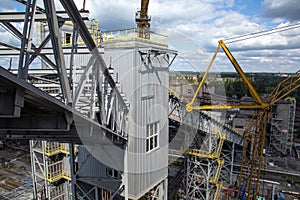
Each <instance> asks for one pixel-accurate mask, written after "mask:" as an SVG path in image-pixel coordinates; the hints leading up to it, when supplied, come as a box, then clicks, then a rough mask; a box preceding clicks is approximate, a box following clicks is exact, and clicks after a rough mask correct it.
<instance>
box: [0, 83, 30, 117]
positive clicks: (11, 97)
mask: <svg viewBox="0 0 300 200" xmlns="http://www.w3.org/2000/svg"><path fill="white" fill-rule="evenodd" d="M0 99H1V101H0V117H9V118H13V117H20V115H21V108H22V107H23V105H24V90H23V89H21V88H19V87H18V88H7V87H1V86H0Z"/></svg>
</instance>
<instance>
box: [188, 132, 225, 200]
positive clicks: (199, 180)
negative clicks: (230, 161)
mask: <svg viewBox="0 0 300 200" xmlns="http://www.w3.org/2000/svg"><path fill="white" fill-rule="evenodd" d="M225 139H226V135H225V134H222V133H220V132H219V131H212V132H211V134H207V135H206V137H205V139H204V140H203V142H202V145H201V146H202V147H201V150H199V149H188V150H187V151H186V157H187V159H186V160H187V175H186V199H190V200H192V199H215V200H217V199H219V198H220V191H221V188H222V182H221V181H219V178H220V174H221V170H222V167H223V164H224V159H223V158H220V155H221V150H222V147H223V143H224V140H225Z"/></svg>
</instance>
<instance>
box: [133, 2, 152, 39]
mask: <svg viewBox="0 0 300 200" xmlns="http://www.w3.org/2000/svg"><path fill="white" fill-rule="evenodd" d="M149 1H150V0H141V10H139V11H137V12H136V14H135V21H136V24H137V30H138V37H139V38H144V39H150V21H151V17H150V16H148V5H149Z"/></svg>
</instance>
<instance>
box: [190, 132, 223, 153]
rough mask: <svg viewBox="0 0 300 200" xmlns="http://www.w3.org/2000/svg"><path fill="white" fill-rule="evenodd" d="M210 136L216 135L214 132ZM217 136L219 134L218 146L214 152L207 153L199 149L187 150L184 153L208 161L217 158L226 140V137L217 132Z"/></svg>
mask: <svg viewBox="0 0 300 200" xmlns="http://www.w3.org/2000/svg"><path fill="white" fill-rule="evenodd" d="M212 134H216V132H215V131H212ZM218 134H219V144H218V147H217V149H216V150H215V151H212V152H207V151H203V150H199V149H188V150H187V151H186V152H185V153H186V154H187V155H191V156H198V157H202V158H210V159H214V158H219V157H220V155H221V151H222V147H223V143H224V140H225V139H226V135H225V134H222V133H220V132H218Z"/></svg>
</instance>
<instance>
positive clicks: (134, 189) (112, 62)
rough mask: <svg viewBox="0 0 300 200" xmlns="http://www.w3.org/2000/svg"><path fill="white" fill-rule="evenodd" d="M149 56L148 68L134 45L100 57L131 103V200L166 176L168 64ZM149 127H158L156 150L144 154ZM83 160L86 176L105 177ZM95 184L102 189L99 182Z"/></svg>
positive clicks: (92, 162)
mask: <svg viewBox="0 0 300 200" xmlns="http://www.w3.org/2000/svg"><path fill="white" fill-rule="evenodd" d="M146 51H148V50H146ZM149 55H150V57H149V58H150V59H149V62H148V61H147V62H146V64H147V66H145V65H144V63H143V62H142V56H141V54H140V53H139V50H138V45H137V44H135V45H133V46H131V47H127V48H110V49H109V48H106V49H105V53H104V55H103V58H104V59H105V61H106V64H107V67H109V66H111V67H112V68H113V74H112V77H113V78H114V80H117V81H118V83H119V84H118V85H119V86H118V87H119V91H120V92H121V93H123V94H124V95H125V97H126V98H127V99H128V101H129V103H130V108H129V117H128V123H129V124H128V146H127V148H128V159H127V160H128V162H127V170H128V183H126V186H128V190H129V198H131V199H136V198H139V197H141V196H142V195H144V194H146V193H147V192H148V191H149V190H150V189H151V188H153V187H154V186H156V185H157V184H158V183H160V182H161V181H162V180H164V179H165V178H166V177H167V174H168V167H167V166H168V97H169V95H168V92H169V89H168V88H169V74H168V71H167V68H168V62H167V60H166V59H165V58H163V56H164V54H158V55H155V56H154V53H153V52H150V54H149ZM110 71H112V70H110ZM151 123H158V127H159V133H158V137H159V138H158V142H159V145H158V146H159V148H156V149H153V150H152V151H149V152H146V150H147V149H146V137H147V136H146V127H147V124H151ZM84 156H85V155H83V154H81V156H80V157H81V158H80V160H81V161H82V162H81V163H82V164H84V163H83V162H88V163H89V164H88V165H89V166H88V167H83V169H84V170H83V171H84V172H85V174H89V175H92V174H93V173H95V174H96V175H97V176H98V175H99V176H103V175H104V174H106V169H105V168H106V166H104V165H102V164H99V162H98V161H97V160H95V159H88V160H87V161H84V159H83V157H84ZM112 156H113V155H112ZM125 164H126V163H125ZM84 165H85V164H84ZM123 181H124V180H123ZM123 183H125V182H123ZM95 184H97V185H103V183H101V181H99V183H95Z"/></svg>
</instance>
